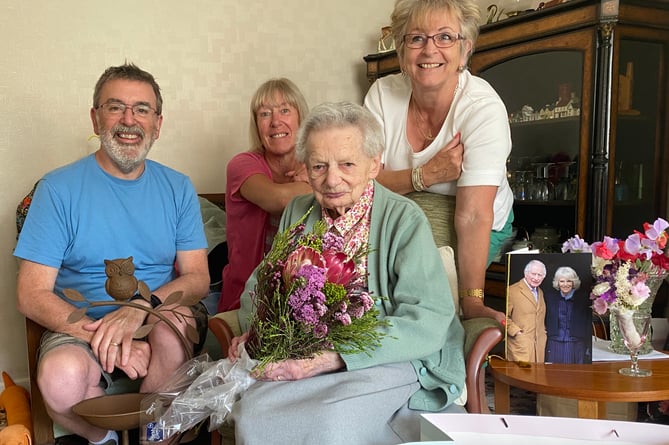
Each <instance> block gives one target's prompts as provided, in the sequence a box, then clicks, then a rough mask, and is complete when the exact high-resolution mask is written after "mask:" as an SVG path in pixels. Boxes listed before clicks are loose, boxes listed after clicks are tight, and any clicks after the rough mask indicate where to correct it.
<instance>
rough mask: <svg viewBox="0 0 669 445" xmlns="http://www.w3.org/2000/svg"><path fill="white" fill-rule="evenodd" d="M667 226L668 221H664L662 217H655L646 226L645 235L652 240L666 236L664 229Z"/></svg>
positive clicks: (668, 226) (668, 225) (668, 224)
mask: <svg viewBox="0 0 669 445" xmlns="http://www.w3.org/2000/svg"><path fill="white" fill-rule="evenodd" d="M667 228H669V222H667V221H665V220H664V219H662V218H657V219H656V220H655V222H654V223H653V225H652V226H651V225H649V226H647V227H646V236H647V237H648V238H650V239H652V240H654V241H656V240H657V239H658V238H659V237H662V236H666V234H665V233H664V231H665V230H666V229H667Z"/></svg>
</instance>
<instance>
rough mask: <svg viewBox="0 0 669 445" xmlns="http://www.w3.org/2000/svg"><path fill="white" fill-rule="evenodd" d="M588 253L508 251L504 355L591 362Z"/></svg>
mask: <svg viewBox="0 0 669 445" xmlns="http://www.w3.org/2000/svg"><path fill="white" fill-rule="evenodd" d="M591 263H592V255H591V254H589V253H570V254H563V253H510V254H509V255H508V263H507V264H508V269H507V293H506V300H507V301H506V316H507V319H506V342H505V344H506V358H507V360H510V361H515V362H519V363H592V330H593V328H592V302H591V300H590V292H591V289H592V273H591Z"/></svg>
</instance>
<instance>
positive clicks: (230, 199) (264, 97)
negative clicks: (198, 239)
mask: <svg viewBox="0 0 669 445" xmlns="http://www.w3.org/2000/svg"><path fill="white" fill-rule="evenodd" d="M250 111H251V120H250V126H249V130H250V131H249V134H250V140H251V149H250V150H249V151H247V152H244V153H239V154H237V155H236V156H235V157H233V158H232V159H231V160H230V162H229V163H228V166H227V184H226V188H225V211H226V238H227V243H228V259H229V263H228V264H227V265H226V266H225V267H224V268H223V291H222V293H221V298H220V300H219V302H218V312H223V311H228V310H231V309H237V308H239V296H240V295H241V293H242V290H243V289H244V284H245V283H246V280H247V279H248V277H249V276H250V275H251V272H253V269H255V267H256V266H257V265H258V264H259V263H260V261H261V260H262V257H263V255H264V254H265V253H266V252H267V251H268V250H269V248H270V247H271V245H272V240H273V239H274V235H275V234H276V231H277V227H278V224H279V218H280V217H281V213H282V212H283V209H284V208H285V207H286V205H287V204H288V203H289V202H290V201H291V200H292V199H293V198H294V197H295V196H298V195H305V194H308V193H311V187H310V186H309V184H308V183H307V177H306V173H305V171H304V166H303V165H302V164H301V163H299V162H298V161H297V160H295V138H296V136H297V130H298V128H299V126H300V121H301V119H302V118H304V117H306V115H307V113H308V111H309V110H308V107H307V102H306V100H305V99H304V96H303V95H302V93H301V92H300V90H299V89H298V88H297V86H295V84H294V83H293V82H291V81H290V80H288V79H285V78H281V79H270V80H268V81H267V82H265V83H263V84H262V85H260V87H259V88H258V89H257V90H256V92H255V94H254V95H253V98H252V99H251V104H250Z"/></svg>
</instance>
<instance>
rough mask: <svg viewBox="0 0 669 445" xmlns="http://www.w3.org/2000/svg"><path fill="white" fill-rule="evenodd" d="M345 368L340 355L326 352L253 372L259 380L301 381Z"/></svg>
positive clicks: (278, 363) (285, 361)
mask: <svg viewBox="0 0 669 445" xmlns="http://www.w3.org/2000/svg"><path fill="white" fill-rule="evenodd" d="M344 366H345V364H344V361H343V360H342V359H341V357H340V356H339V354H337V353H336V352H332V351H324V352H322V353H321V354H319V355H317V356H315V357H314V358H311V359H302V360H284V361H282V362H276V363H270V364H268V365H267V366H265V368H264V369H263V370H262V372H258V371H254V372H252V376H253V377H254V378H255V379H257V380H267V381H284V380H300V379H305V378H308V377H314V376H316V375H319V374H325V373H327V372H333V371H338V370H340V369H342V368H344Z"/></svg>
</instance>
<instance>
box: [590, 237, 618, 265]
mask: <svg viewBox="0 0 669 445" xmlns="http://www.w3.org/2000/svg"><path fill="white" fill-rule="evenodd" d="M590 247H591V248H592V251H593V252H594V254H595V255H597V256H598V257H601V258H604V259H606V260H611V259H613V258H614V257H615V256H616V253H618V250H619V247H618V240H616V239H614V238H611V237H609V236H605V237H604V241H597V242H595V243H592V244H591V246H590Z"/></svg>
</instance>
